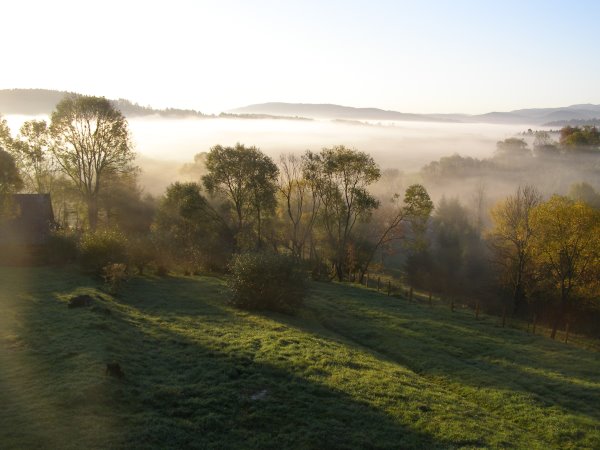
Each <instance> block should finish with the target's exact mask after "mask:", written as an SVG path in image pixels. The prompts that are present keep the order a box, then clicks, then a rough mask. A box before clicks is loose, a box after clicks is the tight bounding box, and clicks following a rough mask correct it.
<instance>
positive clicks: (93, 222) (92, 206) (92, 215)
mask: <svg viewBox="0 0 600 450" xmlns="http://www.w3.org/2000/svg"><path fill="white" fill-rule="evenodd" d="M87 206H88V224H89V226H90V230H92V231H96V228H98V199H97V198H94V197H91V198H89V199H88V201H87Z"/></svg>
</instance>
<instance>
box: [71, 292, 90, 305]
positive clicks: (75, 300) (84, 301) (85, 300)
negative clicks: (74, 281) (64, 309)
mask: <svg viewBox="0 0 600 450" xmlns="http://www.w3.org/2000/svg"><path fill="white" fill-rule="evenodd" d="M93 300H94V299H93V298H92V297H91V296H89V295H87V294H83V295H77V296H75V297H72V298H71V300H69V304H68V305H67V306H68V307H69V308H82V307H84V306H90V305H91V304H92V301H93Z"/></svg>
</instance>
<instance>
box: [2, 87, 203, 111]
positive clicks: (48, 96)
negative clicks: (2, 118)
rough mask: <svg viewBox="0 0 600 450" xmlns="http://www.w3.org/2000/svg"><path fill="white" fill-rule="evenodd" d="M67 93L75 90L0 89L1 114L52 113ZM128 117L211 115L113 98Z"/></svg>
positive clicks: (69, 93) (71, 93) (70, 93)
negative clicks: (160, 107) (154, 106)
mask: <svg viewBox="0 0 600 450" xmlns="http://www.w3.org/2000/svg"><path fill="white" fill-rule="evenodd" d="M67 95H78V94H76V93H75V92H68V91H55V90H51V89H0V114H23V115H29V116H36V115H41V114H50V113H51V112H52V111H54V109H55V107H56V104H57V103H58V102H60V101H61V100H62V99H63V98H64V97H65V96H67ZM109 100H110V102H112V103H113V105H115V107H117V108H118V109H119V110H120V111H121V112H122V113H123V114H124V115H125V116H127V117H140V116H151V115H159V116H163V117H177V118H183V117H210V116H206V115H205V114H202V113H201V112H200V111H195V110H192V109H176V108H167V109H154V108H151V107H149V106H141V105H138V104H137V103H132V102H130V101H129V100H126V99H122V98H120V99H118V100H111V99H109Z"/></svg>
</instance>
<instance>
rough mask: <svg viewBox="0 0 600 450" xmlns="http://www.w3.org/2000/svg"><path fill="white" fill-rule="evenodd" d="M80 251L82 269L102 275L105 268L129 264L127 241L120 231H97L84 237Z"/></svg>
mask: <svg viewBox="0 0 600 450" xmlns="http://www.w3.org/2000/svg"><path fill="white" fill-rule="evenodd" d="M79 251H80V262H81V267H82V269H83V270H84V271H86V272H89V273H95V274H98V275H101V274H102V269H103V268H104V267H105V266H107V265H109V264H111V263H125V262H127V239H126V238H125V236H123V235H122V234H121V233H119V232H118V231H112V230H102V231H96V232H95V233H88V234H85V235H84V236H83V238H82V239H81V242H80V244H79Z"/></svg>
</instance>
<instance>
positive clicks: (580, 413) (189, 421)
mask: <svg viewBox="0 0 600 450" xmlns="http://www.w3.org/2000/svg"><path fill="white" fill-rule="evenodd" d="M76 294H90V295H93V296H94V297H95V298H96V300H95V301H94V303H93V305H92V306H89V307H83V308H76V309H69V308H67V302H68V300H69V299H70V298H71V297H72V296H73V295H76ZM228 297H229V291H228V288H227V286H226V283H225V281H224V280H223V279H220V278H215V277H209V276H196V277H183V276H172V277H166V278H154V277H137V278H133V279H131V280H130V281H129V282H128V283H127V284H126V285H125V287H124V288H123V290H122V292H121V293H120V294H119V295H118V296H116V297H115V296H111V295H109V294H108V293H106V291H105V290H104V289H103V287H102V285H101V283H99V282H98V281H96V280H94V279H92V278H89V277H86V276H83V275H81V274H80V273H79V272H78V271H77V270H76V269H75V268H72V269H71V268H64V269H57V268H6V267H5V268H0V405H1V407H0V448H2V449H29V448H61V449H62V448H73V449H92V448H102V449H105V448H127V449H130V448H157V449H168V448H215V449H216V448H223V449H235V448H260V449H265V448H272V449H282V448H302V449H303V448H318V449H355V448H424V449H434V448H523V449H551V448H556V449H568V448H572V449H581V448H588V449H594V448H596V449H597V448H600V355H599V353H598V351H597V350H596V349H594V345H595V344H594V343H590V345H587V346H583V345H580V344H579V343H578V342H575V344H571V343H569V344H564V343H562V342H559V341H552V340H550V339H548V338H547V337H545V336H540V335H535V336H534V335H531V334H528V333H526V331H525V330H521V329H516V328H502V327H500V326H499V324H498V322H499V321H498V319H497V318H494V317H489V316H483V317H480V319H479V320H475V318H474V317H473V313H472V312H471V311H469V310H465V309H460V308H459V309H457V310H456V311H455V312H451V311H450V309H449V308H448V307H447V306H445V305H442V304H438V303H436V302H434V304H433V306H429V305H428V304H427V302H426V301H425V302H413V303H409V302H408V301H407V300H406V299H403V298H395V297H388V296H386V295H384V294H382V293H377V292H375V291H373V290H368V289H366V288H364V287H360V286H351V285H342V284H336V283H312V284H311V291H310V296H309V298H308V299H307V301H306V304H305V306H304V307H303V308H302V309H301V310H300V311H299V312H298V314H297V315H296V316H294V317H291V316H286V315H279V314H274V313H258V312H256V313H255V312H252V313H251V312H244V311H240V310H236V309H234V308H232V307H230V306H228V304H227V299H228ZM595 348H597V347H595ZM108 362H118V363H119V364H120V365H121V367H122V368H123V370H124V372H125V378H124V379H123V380H119V379H117V378H113V377H110V376H106V375H105V368H106V363H108Z"/></svg>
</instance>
